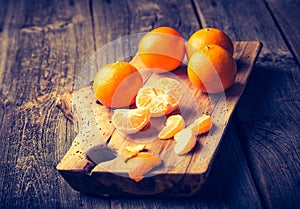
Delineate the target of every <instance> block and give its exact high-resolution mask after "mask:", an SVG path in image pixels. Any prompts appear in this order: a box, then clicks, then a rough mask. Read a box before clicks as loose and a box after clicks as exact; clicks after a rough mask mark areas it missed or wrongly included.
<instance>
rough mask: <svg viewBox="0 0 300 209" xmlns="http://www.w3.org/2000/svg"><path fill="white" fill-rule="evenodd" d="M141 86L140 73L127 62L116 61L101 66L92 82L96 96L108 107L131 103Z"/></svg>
mask: <svg viewBox="0 0 300 209" xmlns="http://www.w3.org/2000/svg"><path fill="white" fill-rule="evenodd" d="M142 86H143V78H142V76H141V74H140V73H139V71H138V70H137V69H136V68H135V67H134V66H133V65H131V64H129V63H128V62H116V63H112V64H108V65H105V66H103V67H102V68H101V69H100V70H99V71H98V72H97V74H96V76H95V78H94V83H93V89H94V93H95V95H96V98H97V99H98V100H99V102H101V103H102V104H103V105H105V106H107V107H110V108H120V107H126V106H129V105H131V104H133V103H134V102H135V96H136V94H137V92H138V90H139V89H140V88H141V87H142Z"/></svg>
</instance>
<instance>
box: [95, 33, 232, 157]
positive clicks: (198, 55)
mask: <svg viewBox="0 0 300 209" xmlns="http://www.w3.org/2000/svg"><path fill="white" fill-rule="evenodd" d="M185 54H186V56H187V58H188V67H187V75H188V78H189V80H190V82H191V83H192V84H193V85H194V86H196V87H197V88H198V89H199V90H200V91H201V92H203V93H218V92H222V91H225V90H226V89H228V88H229V87H230V86H232V85H233V83H234V81H235V77H236V74H237V69H236V64H235V61H234V59H233V57H232V55H233V43H232V41H231V40H230V38H229V37H228V36H227V35H226V34H225V33H224V32H223V31H221V30H219V29H216V28H203V29H200V30H198V31H196V32H195V33H194V34H192V35H191V36H190V38H189V39H188V41H187V43H185V41H184V39H183V37H182V36H181V35H180V33H179V32H177V31H176V30H175V29H173V28H170V27H159V28H156V29H154V30H152V31H150V32H148V33H146V34H145V35H144V36H143V37H142V39H141V40H140V42H139V45H138V52H137V53H136V55H135V57H134V58H133V60H132V61H131V62H123V61H121V62H116V63H112V64H108V65H105V66H103V67H102V68H101V69H100V70H99V71H98V73H97V74H96V76H95V78H94V83H93V89H94V93H95V96H96V98H97V100H98V101H99V102H100V103H102V104H103V105H105V106H107V107H109V108H117V109H115V110H114V114H113V116H112V123H113V125H114V126H115V128H116V129H117V130H118V131H119V132H120V133H122V134H125V135H126V134H134V133H136V132H138V131H140V130H142V129H143V128H144V127H145V126H146V125H147V124H148V123H149V121H150V118H151V117H161V116H165V115H168V114H170V113H171V112H173V111H174V110H175V109H177V108H178V105H179V103H180V101H181V99H182V97H183V94H184V92H183V89H182V88H181V85H180V83H179V82H178V81H177V80H175V79H172V78H167V77H163V76H162V77H163V78H161V79H159V80H157V81H156V82H154V83H152V84H151V85H144V84H143V78H142V76H141V73H140V71H141V70H143V69H147V70H150V71H152V72H155V73H165V72H169V71H172V70H174V69H176V68H178V67H179V66H180V65H181V63H182V61H183V59H184V56H185ZM161 75H163V74H161ZM133 104H135V106H136V109H120V108H124V107H129V106H130V105H133ZM185 125H186V124H185V121H184V118H183V117H182V116H181V115H172V116H170V117H168V119H167V121H166V125H165V127H163V128H162V129H161V131H160V133H159V134H158V138H160V139H170V138H174V139H175V140H176V145H175V148H174V149H175V152H176V153H177V154H179V155H181V154H186V153H188V152H189V151H190V150H191V149H192V148H193V147H194V146H195V144H196V135H198V134H203V133H205V132H207V131H209V130H210V129H211V127H212V120H211V118H210V116H207V115H202V116H200V117H199V118H198V119H196V120H195V121H194V122H193V123H191V124H189V125H188V126H187V127H185Z"/></svg>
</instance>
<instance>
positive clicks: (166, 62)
mask: <svg viewBox="0 0 300 209" xmlns="http://www.w3.org/2000/svg"><path fill="white" fill-rule="evenodd" d="M138 55H139V57H140V59H141V61H142V62H143V64H144V65H145V66H146V67H147V68H149V69H150V70H152V71H154V72H158V73H162V72H168V71H172V70H174V69H175V68H177V67H178V66H179V65H180V64H181V63H182V60H183V58H184V55H185V43H184V39H183V38H182V36H181V35H180V33H179V32H177V31H176V30H175V29H173V28H171V27H159V28H156V29H154V30H152V31H150V32H148V33H146V34H145V35H144V36H143V37H142V39H141V40H140V42H139V46H138Z"/></svg>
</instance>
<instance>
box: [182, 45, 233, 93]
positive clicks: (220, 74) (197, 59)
mask: <svg viewBox="0 0 300 209" xmlns="http://www.w3.org/2000/svg"><path fill="white" fill-rule="evenodd" d="M236 74H237V68H236V64H235V61H234V59H233V58H232V56H231V55H230V54H229V53H228V52H227V51H226V50H225V49H224V48H222V47H220V46H218V45H207V46H205V47H204V48H203V49H202V50H199V51H196V52H195V53H194V54H193V55H192V57H191V58H190V60H189V63H188V77H189V80H190V81H191V83H192V84H193V85H194V86H196V87H197V88H199V89H200V91H202V92H205V93H218V92H221V91H225V90H226V89H228V88H229V87H230V86H232V85H233V83H234V81H235V78H236Z"/></svg>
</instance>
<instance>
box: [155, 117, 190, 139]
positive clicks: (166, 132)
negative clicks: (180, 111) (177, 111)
mask: <svg viewBox="0 0 300 209" xmlns="http://www.w3.org/2000/svg"><path fill="white" fill-rule="evenodd" d="M184 127H185V122H184V119H183V117H182V116H181V115H172V116H170V117H168V119H167V122H166V126H165V127H164V128H163V129H162V130H161V131H160V133H159V134H158V138H160V139H170V138H172V137H174V135H175V134H176V133H178V132H179V131H181V130H182V129H183V128H184Z"/></svg>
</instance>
